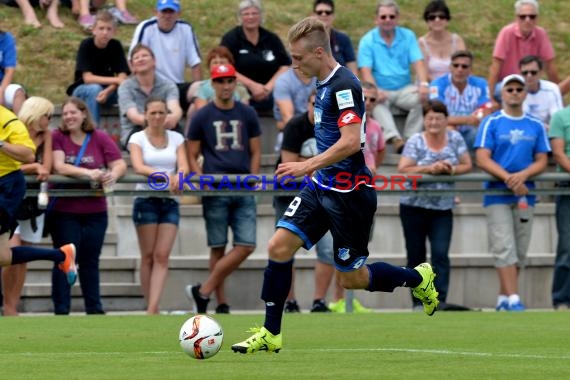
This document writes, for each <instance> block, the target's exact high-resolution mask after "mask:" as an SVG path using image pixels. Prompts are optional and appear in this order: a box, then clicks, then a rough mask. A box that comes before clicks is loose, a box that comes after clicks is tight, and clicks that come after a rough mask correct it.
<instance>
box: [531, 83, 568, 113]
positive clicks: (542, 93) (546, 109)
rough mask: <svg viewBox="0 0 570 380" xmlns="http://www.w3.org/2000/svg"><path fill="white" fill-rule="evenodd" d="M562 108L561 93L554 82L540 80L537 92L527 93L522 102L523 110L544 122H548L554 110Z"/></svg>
mask: <svg viewBox="0 0 570 380" xmlns="http://www.w3.org/2000/svg"><path fill="white" fill-rule="evenodd" d="M562 108H564V105H563V103H562V94H561V93H560V88H558V85H557V84H556V83H553V82H550V81H547V80H542V79H541V80H540V85H539V89H538V91H537V92H535V93H534V94H533V93H530V92H529V93H527V95H526V99H525V100H524V103H523V110H524V112H526V113H528V114H529V115H531V116H534V117H536V118H537V119H540V120H541V121H542V122H543V123H544V124H550V118H551V117H552V114H554V112H556V111H559V110H561V109H562Z"/></svg>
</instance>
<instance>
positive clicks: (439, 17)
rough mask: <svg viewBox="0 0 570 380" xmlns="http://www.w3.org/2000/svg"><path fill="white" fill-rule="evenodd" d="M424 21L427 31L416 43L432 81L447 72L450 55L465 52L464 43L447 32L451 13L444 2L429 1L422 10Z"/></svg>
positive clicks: (437, 0)
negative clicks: (458, 51) (460, 51)
mask: <svg viewBox="0 0 570 380" xmlns="http://www.w3.org/2000/svg"><path fill="white" fill-rule="evenodd" d="M424 20H425V22H426V23H427V26H428V29H429V30H428V32H427V33H426V34H424V35H423V36H421V37H420V38H418V42H419V45H420V49H422V53H423V55H424V59H425V61H426V64H427V68H428V76H429V80H430V81H432V80H434V79H437V78H439V77H440V76H442V75H445V74H447V73H448V72H449V64H450V63H451V55H452V54H453V53H454V52H455V51H457V50H465V42H464V41H463V38H461V37H460V36H459V35H457V34H456V33H450V32H449V31H448V30H447V26H448V24H449V20H451V13H450V12H449V8H448V7H447V5H446V4H445V2H444V1H441V0H433V1H431V2H430V3H429V4H428V5H427V6H426V8H425V10H424Z"/></svg>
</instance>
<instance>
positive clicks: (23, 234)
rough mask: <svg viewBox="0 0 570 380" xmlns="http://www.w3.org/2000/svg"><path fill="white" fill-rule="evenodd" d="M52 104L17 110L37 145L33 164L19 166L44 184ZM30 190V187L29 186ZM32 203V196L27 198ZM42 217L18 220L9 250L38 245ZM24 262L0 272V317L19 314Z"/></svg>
mask: <svg viewBox="0 0 570 380" xmlns="http://www.w3.org/2000/svg"><path fill="white" fill-rule="evenodd" d="M53 109H54V106H53V104H52V103H51V102H50V101H49V100H47V99H45V98H41V97H39V96H32V97H31V98H29V99H26V100H25V101H24V103H23V104H22V108H20V112H19V113H18V118H19V119H20V121H22V123H24V124H25V125H26V128H27V129H28V133H29V134H30V138H31V139H32V141H33V142H34V145H35V146H36V161H35V162H33V163H30V164H22V166H21V167H20V168H21V170H22V171H23V172H24V174H27V175H34V174H35V175H36V179H37V180H38V181H46V180H47V179H48V177H49V174H50V172H51V167H52V162H53V159H52V149H51V134H50V132H49V123H50V119H51V115H52V114H53ZM28 188H30V186H28ZM29 199H30V201H31V202H34V201H35V199H36V198H35V197H31V198H29ZM43 229H44V215H43V214H41V215H38V216H35V215H34V216H32V217H31V218H30V219H26V220H18V227H17V228H16V230H15V231H14V236H13V237H12V238H11V239H10V246H11V247H18V246H21V245H33V244H38V243H39V242H40V241H41V239H42V232H43ZM26 268H27V265H26V263H22V264H17V265H12V266H9V267H5V268H4V269H2V292H3V296H4V302H3V314H4V315H7V316H8V315H9V316H16V315H18V310H17V307H18V303H19V302H20V294H21V293H22V288H23V287H24V281H25V279H26Z"/></svg>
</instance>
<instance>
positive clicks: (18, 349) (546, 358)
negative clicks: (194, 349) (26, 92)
mask: <svg viewBox="0 0 570 380" xmlns="http://www.w3.org/2000/svg"><path fill="white" fill-rule="evenodd" d="M188 317H189V316H157V317H147V316H104V317H83V316H77V317H75V316H72V317H44V316H41V317H20V318H1V319H0V363H1V364H0V378H2V379H268V380H273V379H319V378H322V379H324V378H339V379H340V378H346V379H354V378H359V379H392V378H393V379H426V380H427V379H440V378H449V379H504V378H512V379H536V378H539V377H542V378H543V379H564V378H569V377H570V367H569V366H568V363H569V360H570V350H569V349H568V338H569V337H570V325H569V324H568V320H569V317H570V314H569V313H565V312H559V313H556V312H526V313H490V312H461V313H452V312H441V313H438V314H436V315H435V316H434V317H431V318H430V317H427V316H425V315H423V314H420V313H374V314H365V315H362V314H360V315H358V314H357V315H350V314H345V315H342V314H340V315H339V314H333V315H315V314H312V315H311V314H308V313H305V314H300V315H286V316H285V320H284V331H285V334H284V348H283V350H282V351H281V352H280V353H278V354H268V353H265V352H261V353H257V354H255V355H241V354H236V353H233V352H232V351H231V350H230V346H231V344H233V343H235V342H237V341H241V340H243V339H244V338H246V337H247V336H248V335H247V333H245V330H247V329H248V328H249V327H251V326H254V325H255V324H256V323H257V324H261V323H262V322H263V317H262V316H261V315H226V316H215V317H216V319H217V320H218V321H219V322H220V323H221V324H222V326H223V327H224V333H225V336H224V345H223V347H222V350H221V351H220V353H218V354H217V355H216V356H215V357H213V358H211V359H208V360H203V361H199V360H195V359H192V358H190V357H188V356H186V354H184V353H183V352H182V350H181V349H180V346H179V344H178V332H179V329H180V327H181V326H182V324H183V323H184V321H185V320H186V319H187V318H188Z"/></svg>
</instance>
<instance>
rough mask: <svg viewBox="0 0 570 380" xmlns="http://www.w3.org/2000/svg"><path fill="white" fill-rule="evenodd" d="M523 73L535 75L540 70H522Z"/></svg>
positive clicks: (524, 74)
mask: <svg viewBox="0 0 570 380" xmlns="http://www.w3.org/2000/svg"><path fill="white" fill-rule="evenodd" d="M521 74H522V75H523V76H524V77H526V76H527V75H531V76H535V75H536V74H538V70H523V71H521Z"/></svg>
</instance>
